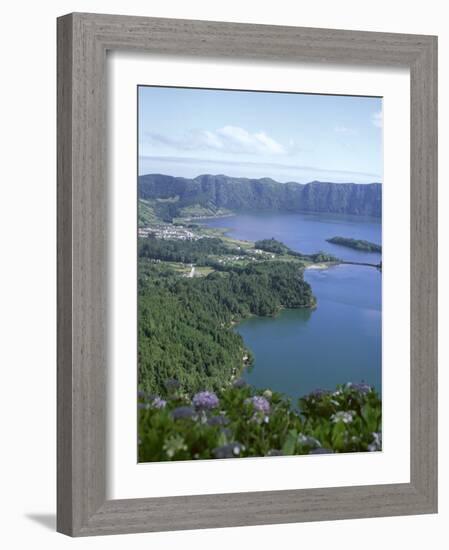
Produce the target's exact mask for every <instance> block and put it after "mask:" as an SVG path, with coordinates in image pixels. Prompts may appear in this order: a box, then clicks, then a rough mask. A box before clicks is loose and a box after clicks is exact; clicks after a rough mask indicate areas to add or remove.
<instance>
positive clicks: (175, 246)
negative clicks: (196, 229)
mask: <svg viewBox="0 0 449 550" xmlns="http://www.w3.org/2000/svg"><path fill="white" fill-rule="evenodd" d="M231 254H235V255H244V254H245V252H244V251H243V250H241V249H237V248H233V247H230V246H228V245H227V244H226V243H225V242H224V241H223V240H222V239H218V238H211V237H208V238H203V239H198V240H179V239H173V240H168V239H167V240H166V239H156V238H152V237H148V238H146V239H141V240H140V241H139V256H140V257H142V258H153V259H156V260H162V261H166V262H182V263H188V264H192V263H195V264H197V265H208V263H210V262H208V260H209V259H210V256H211V255H231Z"/></svg>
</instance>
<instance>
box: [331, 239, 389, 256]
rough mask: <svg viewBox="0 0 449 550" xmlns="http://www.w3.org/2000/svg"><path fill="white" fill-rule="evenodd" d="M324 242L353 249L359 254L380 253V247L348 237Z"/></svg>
mask: <svg viewBox="0 0 449 550" xmlns="http://www.w3.org/2000/svg"><path fill="white" fill-rule="evenodd" d="M326 241H327V242H328V243H331V244H337V245H340V246H347V247H348V248H354V249H355V250H360V251H361V252H378V253H381V252H382V247H381V245H380V244H376V243H371V242H370V241H364V240H361V239H351V238H349V237H332V238H331V239H326Z"/></svg>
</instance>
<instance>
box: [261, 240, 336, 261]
mask: <svg viewBox="0 0 449 550" xmlns="http://www.w3.org/2000/svg"><path fill="white" fill-rule="evenodd" d="M254 248H258V249H260V250H264V251H265V252H271V253H273V254H287V255H288V256H293V257H295V258H298V259H300V260H303V261H306V262H315V263H316V262H339V261H340V260H339V259H338V258H337V257H336V256H333V255H332V254H329V253H328V252H317V253H316V254H303V253H302V252H296V251H295V250H292V249H291V248H289V247H288V246H287V245H286V244H284V243H283V242H281V241H278V240H276V239H274V238H271V239H262V240H260V241H256V242H255V243H254Z"/></svg>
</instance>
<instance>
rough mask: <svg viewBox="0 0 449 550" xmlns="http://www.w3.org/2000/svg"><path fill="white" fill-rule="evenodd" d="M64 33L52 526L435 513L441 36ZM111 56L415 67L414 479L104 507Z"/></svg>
mask: <svg viewBox="0 0 449 550" xmlns="http://www.w3.org/2000/svg"><path fill="white" fill-rule="evenodd" d="M57 25H58V62H57V69H58V111H57V114H58V247H57V254H58V337H57V345H58V385H57V392H58V405H57V417H58V430H57V437H58V443H57V452H58V458H57V464H58V471H57V477H58V482H57V530H58V531H59V532H61V533H64V534H67V535H70V536H88V535H105V534H118V533H135V532H145V531H169V530H180V529H199V528H217V527H233V526H243V525H264V524H276V523H290V522H304V521H320V520H321V521H322V520H334V519H347V518H367V517H377V516H395V515H409V514H428V513H435V512H437V38H436V37H435V36H423V35H410V34H390V33H377V32H376V33H373V32H361V31H345V30H330V29H311V28H297V27H279V26H269V25H248V24H240V23H223V22H210V21H188V20H177V19H158V18H145V17H130V16H119V15H100V14H85V13H72V14H69V15H65V16H63V17H60V18H59V19H58V23H57ZM110 50H131V51H135V52H146V53H155V54H170V55H175V56H176V55H181V54H182V55H189V56H195V57H203V56H207V57H218V58H227V59H231V60H232V59H233V58H234V59H235V58H246V59H262V60H271V61H274V62H283V61H301V62H304V61H309V62H326V63H334V64H348V63H357V64H361V65H388V66H391V67H404V66H406V67H408V68H409V70H410V81H411V87H410V99H411V113H410V114H411V135H410V138H411V141H410V159H411V166H410V168H411V181H410V191H411V212H410V216H411V227H410V231H411V266H410V268H411V272H410V277H411V296H410V300H411V363H410V373H411V396H410V397H411V408H410V457H411V464H410V482H409V483H398V484H382V485H365V486H347V487H331V488H314V489H295V490H280V491H260V492H259V491H258V492H240V493H230V494H209V495H192V496H173V497H160V498H140V499H120V500H108V499H107V498H106V494H107V487H106V477H107V476H106V463H107V461H106V424H107V422H106V394H105V387H106V384H107V368H108V348H107V331H106V326H107V315H108V303H107V284H105V282H106V281H107V275H108V273H107V243H108V231H107V228H108V223H107V192H108V188H107V163H106V100H105V98H106V93H107V80H106V71H105V65H106V52H107V51H110Z"/></svg>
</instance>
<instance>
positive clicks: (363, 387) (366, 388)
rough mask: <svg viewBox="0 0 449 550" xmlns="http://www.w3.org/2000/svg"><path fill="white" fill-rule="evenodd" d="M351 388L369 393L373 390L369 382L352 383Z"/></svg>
mask: <svg viewBox="0 0 449 550" xmlns="http://www.w3.org/2000/svg"><path fill="white" fill-rule="evenodd" d="M351 388H352V389H353V390H355V391H358V392H359V393H363V394H366V393H369V392H370V391H371V390H372V388H371V386H370V385H369V384H365V383H364V382H362V383H361V384H352V386H351Z"/></svg>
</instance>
